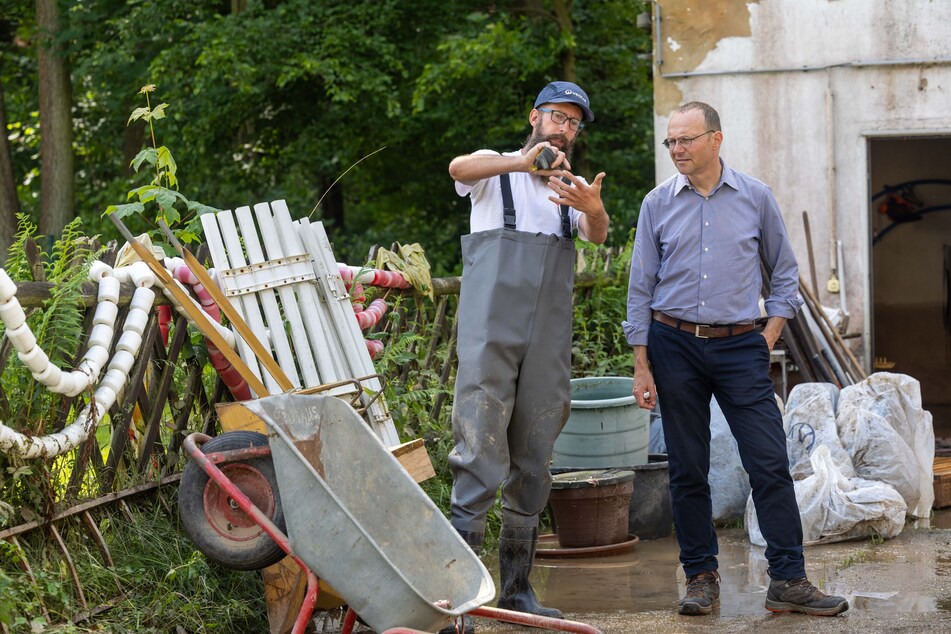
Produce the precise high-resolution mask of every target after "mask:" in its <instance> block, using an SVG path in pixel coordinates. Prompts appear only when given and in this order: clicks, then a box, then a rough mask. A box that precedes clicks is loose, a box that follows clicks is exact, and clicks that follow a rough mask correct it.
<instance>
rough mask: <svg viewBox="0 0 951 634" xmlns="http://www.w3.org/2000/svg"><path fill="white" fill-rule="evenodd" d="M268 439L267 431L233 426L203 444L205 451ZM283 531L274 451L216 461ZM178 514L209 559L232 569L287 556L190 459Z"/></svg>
mask: <svg viewBox="0 0 951 634" xmlns="http://www.w3.org/2000/svg"><path fill="white" fill-rule="evenodd" d="M264 445H267V437H266V436H264V435H263V434H259V433H257V432H251V431H230V432H225V433H223V434H221V435H219V436H216V437H215V438H212V439H211V440H209V441H208V442H206V443H205V444H204V445H202V447H201V451H202V453H204V454H210V453H215V452H219V451H230V450H233V449H247V448H249V447H260V446H264ZM217 466H218V468H219V469H220V470H221V471H222V473H224V474H225V475H226V476H228V478H229V479H230V480H231V481H232V482H233V483H234V484H235V485H236V486H237V487H238V489H239V490H240V491H241V492H242V493H244V494H245V495H247V496H248V497H249V498H250V499H251V501H252V502H253V503H254V505H255V506H257V507H258V508H259V509H261V512H263V513H264V515H265V516H266V517H267V518H268V519H270V520H271V521H272V522H273V523H274V524H275V526H277V527H278V528H279V529H280V530H281V531H282V532H285V531H286V528H285V525H284V510H283V508H282V506H281V496H280V492H279V490H278V487H277V476H276V475H275V473H274V463H273V462H272V461H271V457H270V456H266V457H260V458H251V459H248V460H240V461H234V462H225V463H220V464H218V465H217ZM178 514H179V517H180V518H181V521H182V526H183V527H184V528H185V533H186V534H187V535H188V537H189V539H191V541H192V543H193V544H194V545H195V547H196V548H197V549H198V550H200V551H201V552H202V553H204V554H205V556H206V557H208V559H210V560H212V561H215V562H217V563H219V564H221V565H222V566H225V567H227V568H232V569H234V570H260V569H261V568H266V567H267V566H270V565H271V564H275V563H277V562H278V561H280V560H281V559H283V558H284V556H285V554H286V553H285V552H284V551H283V550H282V549H281V547H280V546H278V545H277V544H276V543H275V542H274V540H273V539H271V537H270V536H269V535H268V534H267V533H265V532H264V529H263V528H261V527H260V526H259V525H258V524H257V522H255V521H254V518H252V517H251V516H250V515H248V514H246V513H245V512H244V511H242V510H241V509H240V508H239V507H238V505H237V504H236V503H235V502H234V500H232V499H231V497H230V496H229V495H228V494H227V492H226V491H225V490H224V489H222V488H221V487H220V486H218V483H216V482H215V481H214V480H212V479H211V478H210V477H209V476H208V474H207V473H205V471H204V469H202V468H201V466H200V465H199V464H198V463H197V462H195V461H194V460H190V461H189V462H188V464H187V465H185V469H184V470H183V471H182V479H181V483H180V484H179V489H178Z"/></svg>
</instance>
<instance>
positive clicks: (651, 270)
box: [621, 195, 660, 346]
mask: <svg viewBox="0 0 951 634" xmlns="http://www.w3.org/2000/svg"><path fill="white" fill-rule="evenodd" d="M653 225H654V218H653V209H652V205H651V196H649V195H648V196H647V197H646V198H645V199H644V202H643V203H642V204H641V212H640V216H638V219H637V231H636V233H635V234H634V252H633V253H632V255H631V275H630V279H629V281H628V287H627V319H626V320H625V321H624V322H622V324H621V325H622V327H623V328H624V336H625V337H626V338H627V342H628V343H629V344H631V345H632V346H646V345H647V329H648V328H649V327H650V323H651V303H652V301H653V298H654V287H655V286H657V272H658V270H659V269H660V247H659V246H658V244H657V240H656V238H655V235H654V227H653Z"/></svg>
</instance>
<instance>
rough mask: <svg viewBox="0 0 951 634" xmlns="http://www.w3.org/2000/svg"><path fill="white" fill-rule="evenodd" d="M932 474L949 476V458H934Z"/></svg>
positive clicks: (950, 468)
mask: <svg viewBox="0 0 951 634" xmlns="http://www.w3.org/2000/svg"><path fill="white" fill-rule="evenodd" d="M934 474H935V475H951V457H949V456H935V459H934Z"/></svg>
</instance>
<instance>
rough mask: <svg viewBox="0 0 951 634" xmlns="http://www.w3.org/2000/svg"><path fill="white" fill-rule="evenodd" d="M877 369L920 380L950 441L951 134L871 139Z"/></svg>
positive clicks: (939, 431) (940, 431)
mask: <svg viewBox="0 0 951 634" xmlns="http://www.w3.org/2000/svg"><path fill="white" fill-rule="evenodd" d="M869 186H870V190H871V191H870V197H871V212H870V213H871V221H870V227H871V234H872V262H871V273H872V300H873V306H872V320H871V323H872V350H873V360H874V363H875V369H876V370H886V371H892V372H899V373H902V374H907V375H909V376H911V377H914V378H915V379H917V380H918V381H919V382H920V383H921V395H922V401H923V406H924V408H925V409H926V410H928V411H929V412H931V414H932V416H933V417H934V427H935V436H936V437H938V438H948V439H949V440H951V136H929V137H889V138H873V139H870V140H869Z"/></svg>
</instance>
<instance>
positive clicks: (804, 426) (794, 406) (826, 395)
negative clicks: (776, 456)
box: [783, 383, 855, 480]
mask: <svg viewBox="0 0 951 634" xmlns="http://www.w3.org/2000/svg"><path fill="white" fill-rule="evenodd" d="M838 400H839V388H837V387H836V386H834V385H832V384H831V383H800V384H799V385H797V386H795V387H794V388H793V389H792V391H791V392H790V393H789V399H788V401H787V403H786V415H785V416H784V417H783V427H784V429H785V430H786V451H787V453H788V455H789V471H790V473H791V474H792V477H793V480H802V479H804V478H807V477H808V476H810V475H812V464H811V462H810V460H809V456H810V455H811V454H812V452H813V451H815V449H816V448H817V447H819V446H825V447H828V449H829V454H830V455H831V456H832V461H833V462H835V464H836V466H838V467H839V471H841V472H842V473H843V474H844V475H845V476H846V477H849V478H850V477H852V476H854V475H855V469H854V468H853V465H852V460H851V458H850V457H849V453H848V451H846V449H845V447H843V446H842V441H841V440H840V439H839V432H838V428H837V426H836V404H837V402H838Z"/></svg>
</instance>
